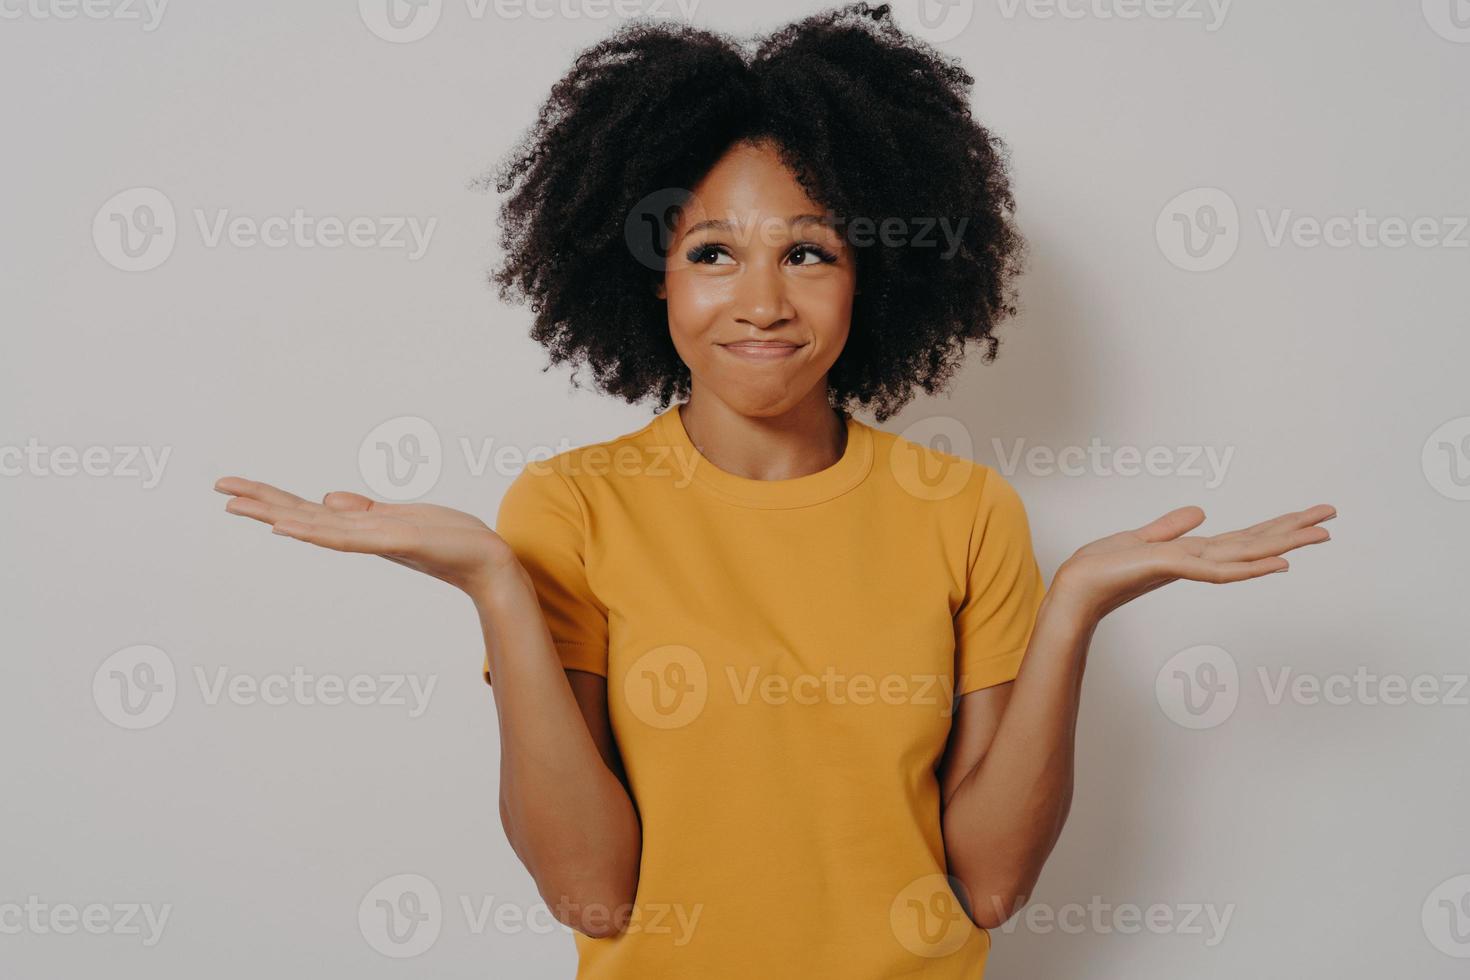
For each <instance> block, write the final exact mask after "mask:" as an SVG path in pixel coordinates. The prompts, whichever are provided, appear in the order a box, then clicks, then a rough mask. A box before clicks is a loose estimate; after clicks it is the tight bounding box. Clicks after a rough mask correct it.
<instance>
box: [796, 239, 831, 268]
mask: <svg viewBox="0 0 1470 980" xmlns="http://www.w3.org/2000/svg"><path fill="white" fill-rule="evenodd" d="M790 257H791V258H794V259H795V260H796V261H795V262H793V263H792V264H793V265H831V264H832V263H833V262H836V261H837V256H835V255H833V254H832V253H831V252H830V251H828V250H827V249H825V248H823V247H822V246H820V245H817V244H815V243H814V242H802V243H801V244H800V245H798V246H796V247H795V248H793V249H792V250H791V252H790ZM807 259H815V260H816V261H814V262H808V261H806V260H807Z"/></svg>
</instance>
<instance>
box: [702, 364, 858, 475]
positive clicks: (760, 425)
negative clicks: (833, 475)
mask: <svg viewBox="0 0 1470 980" xmlns="http://www.w3.org/2000/svg"><path fill="white" fill-rule="evenodd" d="M675 410H676V411H678V412H679V417H680V420H681V421H682V422H683V423H684V431H686V432H687V433H689V439H690V441H691V442H693V443H694V445H695V448H697V449H698V450H699V451H700V453H701V454H702V455H703V456H704V458H705V459H707V460H709V461H710V462H711V463H712V464H714V465H715V466H717V467H719V468H720V469H721V470H724V471H725V472H727V473H731V474H734V475H735V476H740V477H745V478H746V479H750V480H792V479H796V478H797V477H801V476H807V475H809V474H811V473H817V472H819V471H821V470H824V469H826V468H827V467H829V466H832V465H833V464H835V463H836V462H837V461H838V460H839V459H841V458H842V454H843V453H844V452H845V451H846V449H847V420H846V418H845V417H844V416H842V415H841V414H839V413H838V412H837V410H836V409H834V408H833V407H832V406H831V404H829V403H828V401H827V397H826V389H825V387H824V386H819V387H817V388H814V389H813V393H812V396H810V397H807V398H805V399H803V400H802V401H801V402H800V403H798V404H797V405H794V406H792V407H791V408H789V409H787V410H785V411H782V412H778V413H773V414H763V415H748V414H744V413H742V412H740V411H737V410H736V409H734V408H732V407H731V406H730V405H728V404H727V403H725V402H723V401H721V400H720V399H718V398H716V397H714V396H713V395H711V394H710V393H709V392H704V391H701V390H700V389H699V388H697V387H696V388H695V389H693V390H692V391H691V392H690V395H689V400H688V401H687V402H685V403H684V404H683V405H682V407H679V408H676V409H675Z"/></svg>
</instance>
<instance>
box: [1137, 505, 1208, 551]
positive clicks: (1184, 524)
mask: <svg viewBox="0 0 1470 980" xmlns="http://www.w3.org/2000/svg"><path fill="white" fill-rule="evenodd" d="M1204 520H1205V512H1204V510H1203V509H1201V508H1199V507H1196V506H1195V505H1193V504H1190V505H1189V506H1187V507H1176V508H1175V509H1174V510H1171V511H1169V513H1167V514H1165V515H1164V516H1163V517H1160V518H1158V519H1157V520H1153V521H1150V522H1149V523H1147V524H1145V525H1144V526H1143V527H1141V528H1139V529H1138V530H1137V531H1135V532H1134V533H1135V534H1137V535H1138V536H1139V537H1140V538H1142V539H1143V540H1145V541H1148V542H1158V541H1173V540H1174V539H1175V538H1177V537H1179V535H1181V534H1183V533H1185V532H1186V531H1191V530H1193V529H1194V528H1197V527H1199V526H1200V525H1201V524H1203V523H1204Z"/></svg>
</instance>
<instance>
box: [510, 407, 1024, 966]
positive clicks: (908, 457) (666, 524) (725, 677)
mask: <svg viewBox="0 0 1470 980" xmlns="http://www.w3.org/2000/svg"><path fill="white" fill-rule="evenodd" d="M679 408H680V406H679V405H678V404H677V403H676V404H674V405H672V406H670V407H669V408H668V409H666V410H665V411H663V412H662V413H660V414H659V415H657V416H656V417H655V418H654V419H653V420H652V421H650V422H649V423H648V424H647V425H645V426H644V427H643V428H641V429H638V430H637V431H635V432H630V433H628V434H626V435H623V436H620V437H618V438H616V439H612V440H609V441H606V442H601V443H596V444H593V445H589V446H584V447H581V448H578V449H574V450H570V451H568V452H564V453H561V454H559V455H558V456H555V457H553V458H552V459H551V460H545V461H540V462H536V463H532V464H530V465H528V466H527V467H526V469H525V470H524V471H523V472H522V473H521V474H520V475H519V476H518V477H517V478H516V479H515V481H514V482H513V483H512V485H511V486H510V488H509V489H508V490H507V491H506V494H505V497H504V498H503V500H502V502H501V505H500V512H499V517H498V520H497V525H496V530H497V531H498V533H499V534H501V535H502V536H503V537H504V538H505V539H506V540H507V541H508V542H509V543H510V545H511V547H512V548H513V549H514V550H515V552H516V554H517V556H518V558H519V559H520V561H521V563H522V564H523V565H524V566H525V568H526V570H527V572H528V573H529V574H530V576H531V578H532V580H533V581H534V583H535V587H536V590H537V594H538V598H539V600H540V603H541V606H542V609H543V611H544V613H545V615H546V618H547V623H548V626H549V628H550V632H551V636H552V638H553V639H554V641H555V643H556V647H557V651H558V654H559V656H560V658H561V661H562V663H563V665H564V666H565V667H567V668H568V669H577V670H585V671H591V672H593V673H596V674H601V675H603V676H605V677H607V679H608V688H607V691H608V707H609V711H610V715H611V721H612V729H613V734H614V736H615V738H616V740H617V744H618V747H619V750H620V752H621V754H622V757H623V761H624V764H625V767H626V769H627V774H628V780H629V783H630V788H631V791H632V794H633V797H634V801H635V803H636V806H637V809H638V812H639V815H640V818H641V820H642V829H643V850H642V861H641V867H640V876H639V881H638V891H637V895H636V897H635V899H634V905H635V913H634V916H635V917H634V919H633V920H632V922H631V923H630V924H629V926H628V928H627V929H626V930H625V931H623V932H622V933H619V934H618V935H616V936H612V937H609V938H606V939H592V938H589V937H587V936H585V935H583V934H581V933H574V936H575V940H576V944H577V949H578V954H579V962H580V966H579V969H578V972H577V977H578V980H722V978H732V980H750V978H759V980H785V978H791V980H810V978H813V977H841V978H842V980H880V978H881V980H891V978H895V977H912V978H930V980H941V978H942V980H961V978H964V980H976V978H979V977H980V976H981V974H982V972H983V969H984V964H985V959H986V954H987V953H988V951H989V948H990V939H989V935H988V934H987V933H986V932H985V930H983V929H981V928H979V927H977V926H975V925H974V924H973V922H972V921H971V920H970V918H969V917H968V916H967V915H966V914H965V913H964V910H963V909H962V908H961V906H960V904H959V902H958V900H957V899H956V897H955V893H954V891H953V890H952V887H951V884H950V880H949V879H948V878H946V876H945V872H946V863H945V855H944V847H943V841H942V838H941V834H940V796H939V783H938V778H937V775H936V771H935V768H936V766H937V765H938V764H939V761H940V759H941V757H942V755H943V752H944V749H945V742H946V738H947V736H948V734H949V730H950V725H951V722H952V720H953V710H954V706H953V704H952V700H953V698H954V697H955V696H957V695H958V694H964V693H968V692H970V691H974V690H978V689H980V688H984V687H988V686H990V685H994V684H1000V683H1003V682H1005V681H1009V680H1013V679H1014V678H1015V676H1016V673H1017V670H1018V669H1019V666H1020V662H1021V657H1022V654H1023V653H1024V652H1025V649H1026V644H1027V641H1028V640H1029V638H1030V635H1031V631H1032V629H1033V627H1034V624H1035V620H1036V612H1037V607H1038V604H1039V603H1040V601H1041V598H1042V595H1043V593H1044V591H1045V588H1046V586H1045V584H1044V583H1043V580H1042V576H1041V573H1040V571H1039V569H1038V567H1037V563H1036V559H1035V557H1034V555H1033V552H1032V547H1031V535H1030V530H1029V527H1028V524H1027V519H1026V513H1025V510H1024V508H1023V507H1022V503H1021V500H1020V498H1019V497H1018V496H1017V495H1016V492H1015V490H1014V489H1013V488H1012V487H1011V486H1010V485H1009V483H1007V482H1006V481H1005V480H1004V479H1003V478H1002V477H1001V475H1000V474H999V473H997V472H996V471H995V470H993V469H992V468H990V467H987V466H984V465H981V464H978V463H974V462H972V461H970V460H967V459H963V458H961V457H958V456H954V455H950V454H947V453H943V452H940V451H937V450H934V449H931V448H929V447H927V446H924V445H921V444H919V443H916V442H913V441H910V440H907V439H904V438H902V437H900V436H898V435H896V434H893V433H889V432H885V431H883V430H881V429H877V428H873V427H871V426H869V425H866V424H865V423H863V422H860V421H858V420H857V419H856V418H853V417H852V416H848V417H847V418H846V424H847V444H846V447H845V449H844V451H843V455H842V457H841V459H840V460H839V461H838V462H836V463H834V464H833V465H832V466H830V467H828V468H826V469H824V470H821V471H820V472H817V473H812V474H809V475H806V476H802V477H797V478H795V479H788V480H769V481H768V480H752V479H747V478H744V477H740V476H736V475H735V474H732V473H729V472H726V471H724V470H720V469H718V468H717V467H715V466H714V464H712V463H710V462H709V461H708V460H706V459H704V457H703V456H701V455H700V454H699V452H698V450H697V449H696V448H695V446H694V444H693V443H692V442H691V441H690V439H689V436H688V434H687V432H686V431H685V429H684V425H683V421H682V419H681V417H680V415H679ZM487 668H488V665H487ZM485 679H486V681H489V679H490V678H489V674H488V669H487V670H486V673H485Z"/></svg>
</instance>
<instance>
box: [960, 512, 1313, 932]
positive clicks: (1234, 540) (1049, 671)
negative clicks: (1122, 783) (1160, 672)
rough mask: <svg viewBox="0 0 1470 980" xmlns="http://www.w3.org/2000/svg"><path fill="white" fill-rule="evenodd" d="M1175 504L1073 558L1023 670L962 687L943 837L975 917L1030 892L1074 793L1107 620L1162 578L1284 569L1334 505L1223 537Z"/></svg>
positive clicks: (1002, 910)
mask: <svg viewBox="0 0 1470 980" xmlns="http://www.w3.org/2000/svg"><path fill="white" fill-rule="evenodd" d="M1204 516H1205V515H1204V511H1202V510H1200V509H1199V508H1198V507H1183V508H1180V509H1178V510H1174V511H1170V512H1169V513H1168V514H1165V515H1164V516H1163V517H1160V518H1159V519H1158V520H1156V521H1153V522H1151V523H1149V524H1147V525H1145V526H1143V527H1141V528H1138V529H1137V530H1134V531H1125V532H1121V533H1119V534H1115V535H1111V536H1109V537H1106V538H1103V539H1101V540H1099V541H1095V542H1093V543H1092V544H1090V545H1087V546H1086V547H1084V548H1082V549H1080V550H1079V551H1078V552H1077V553H1076V554H1075V555H1073V556H1072V557H1071V558H1070V559H1068V560H1067V561H1066V562H1064V563H1063V565H1062V567H1061V568H1060V569H1059V570H1058V571H1057V574H1056V576H1055V577H1054V578H1053V581H1052V585H1051V588H1050V589H1049V590H1048V591H1047V593H1046V596H1045V598H1043V599H1042V602H1041V605H1040V608H1039V611H1038V613H1037V620H1036V625H1035V628H1034V629H1033V630H1032V634H1031V639H1030V642H1029V643H1028V644H1027V647H1026V655H1025V657H1024V658H1023V660H1022V662H1021V669H1020V672H1019V673H1018V674H1017V676H1016V679H1015V681H1013V682H1010V683H1008V684H1002V685H997V686H996V687H994V688H986V689H983V690H980V691H974V692H972V693H970V694H966V695H964V696H963V697H962V698H961V699H960V703H959V709H958V712H957V715H956V720H955V723H954V726H953V728H952V731H951V735H950V745H949V746H948V748H947V749H946V752H945V759H944V761H943V763H942V765H941V769H940V779H941V793H942V797H941V798H942V802H943V806H944V816H943V830H944V848H945V854H946V856H947V858H948V861H949V869H950V873H951V874H952V875H953V876H954V877H956V878H957V879H959V881H960V883H961V884H962V885H963V886H964V890H965V891H966V892H967V893H968V900H969V903H970V906H971V908H970V915H971V918H972V919H974V921H975V922H976V924H978V925H981V926H984V927H986V928H995V927H997V926H999V925H1001V924H1002V923H1004V922H1005V921H1006V919H1008V918H1010V917H1011V916H1012V915H1013V914H1015V912H1016V911H1017V910H1018V909H1019V908H1020V907H1021V906H1022V905H1024V904H1025V903H1026V901H1027V899H1028V898H1029V897H1030V894H1031V890H1032V889H1033V888H1034V887H1035V885H1036V881H1037V879H1038V878H1039V877H1040V875H1041V869H1042V865H1043V864H1045V862H1046V859H1047V858H1048V857H1049V856H1050V854H1051V851H1052V848H1053V847H1055V846H1056V842H1057V839H1058V838H1059V837H1060V836H1061V832H1062V827H1063V825H1064V824H1065V822H1066V819H1067V813H1068V810H1069V809H1070V807H1071V802H1072V783H1073V753H1074V744H1075V733H1076V728H1077V712H1078V708H1079V706H1080V702H1081V692H1082V674H1083V668H1084V666H1085V664H1086V660H1087V651H1088V646H1089V644H1090V643H1091V642H1092V634H1093V632H1094V630H1095V629H1096V627H1097V624H1098V622H1099V621H1100V620H1101V619H1102V618H1103V617H1104V616H1106V615H1107V614H1108V613H1110V612H1112V611H1113V610H1114V609H1116V608H1118V607H1119V606H1121V605H1123V604H1124V603H1127V602H1130V601H1132V600H1133V599H1135V598H1137V597H1138V596H1140V595H1143V594H1145V593H1147V592H1151V591H1153V590H1154V589H1156V588H1159V587H1160V586H1162V585H1165V584H1168V583H1169V582H1173V581H1176V580H1178V579H1180V578H1187V579H1191V580H1194V581H1200V582H1212V583H1225V582H1238V581H1243V580H1245V579H1249V578H1257V577H1259V576H1261V575H1266V574H1269V573H1271V572H1277V571H1285V570H1286V568H1287V562H1286V560H1285V559H1284V558H1281V557H1279V556H1280V555H1281V554H1282V553H1283V552H1285V551H1290V550H1292V549H1294V548H1300V547H1302V546H1304V545H1309V544H1317V543H1319V542H1322V541H1326V540H1328V537H1329V536H1328V534H1327V531H1326V529H1325V528H1320V527H1316V526H1315V525H1317V524H1319V523H1321V522H1322V521H1325V520H1330V519H1331V518H1333V517H1335V516H1336V511H1335V510H1334V509H1333V508H1331V507H1330V506H1328V505H1325V504H1319V505H1317V506H1316V507H1312V508H1309V509H1308V510H1305V511H1299V512H1296V513H1291V514H1284V515H1282V516H1281V517H1277V518H1274V519H1272V520H1268V521H1263V522H1261V523H1260V524H1256V525H1254V526H1252V527H1249V528H1244V529H1242V530H1239V531H1233V532H1230V533H1228V534H1220V535H1215V536H1213V537H1181V535H1182V534H1184V532H1186V531H1188V530H1190V529H1192V528H1194V527H1196V526H1198V525H1199V524H1200V523H1201V522H1202V521H1203V520H1204Z"/></svg>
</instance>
